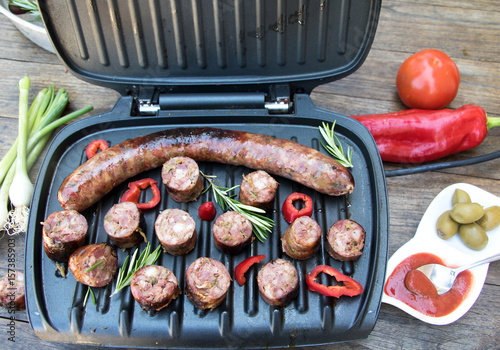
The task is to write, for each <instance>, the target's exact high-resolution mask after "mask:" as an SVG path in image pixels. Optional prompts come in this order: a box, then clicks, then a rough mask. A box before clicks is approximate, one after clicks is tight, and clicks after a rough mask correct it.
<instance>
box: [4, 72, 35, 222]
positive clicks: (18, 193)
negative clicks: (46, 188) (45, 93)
mask: <svg viewBox="0 0 500 350" xmlns="http://www.w3.org/2000/svg"><path fill="white" fill-rule="evenodd" d="M29 91H30V79H29V77H28V76H27V75H26V76H24V78H22V79H21V80H20V81H19V136H18V143H17V158H16V172H15V174H14V178H13V179H12V183H11V185H10V188H9V199H10V202H11V203H12V205H14V208H15V209H14V210H16V211H18V212H19V211H21V212H22V211H25V208H27V207H29V205H30V201H31V195H32V194H33V184H32V183H31V180H30V177H29V175H28V167H27V161H26V159H27V154H28V153H27V152H28V149H27V148H28V147H27V146H28V134H29V130H28V124H29V120H28V95H29Z"/></svg>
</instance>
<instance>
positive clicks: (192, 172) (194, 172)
mask: <svg viewBox="0 0 500 350" xmlns="http://www.w3.org/2000/svg"><path fill="white" fill-rule="evenodd" d="M161 178H162V181H163V183H164V184H165V186H166V187H167V192H168V194H169V196H170V197H172V199H173V200H174V201H176V202H190V201H194V200H196V198H198V196H199V195H200V193H201V192H202V191H203V178H202V177H201V175H200V169H199V168H198V164H197V163H196V161H194V159H192V158H189V157H173V158H170V159H169V160H168V161H167V162H165V164H163V167H162V171H161Z"/></svg>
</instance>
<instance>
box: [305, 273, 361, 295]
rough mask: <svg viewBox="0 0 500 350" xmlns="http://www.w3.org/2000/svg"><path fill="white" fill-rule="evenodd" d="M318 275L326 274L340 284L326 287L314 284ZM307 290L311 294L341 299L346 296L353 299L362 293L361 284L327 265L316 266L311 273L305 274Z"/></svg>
mask: <svg viewBox="0 0 500 350" xmlns="http://www.w3.org/2000/svg"><path fill="white" fill-rule="evenodd" d="M320 273H326V274H328V275H330V276H332V277H333V278H335V280H336V281H337V282H341V283H340V284H338V285H332V286H326V285H324V284H321V283H318V282H316V278H317V277H318V275H319V274H320ZM306 283H307V288H308V289H309V290H310V291H311V292H318V293H320V294H322V295H325V296H328V297H335V298H338V297H341V296H342V295H347V296H350V297H354V296H356V295H359V294H361V293H363V286H362V285H361V283H359V282H357V281H355V280H353V279H352V278H351V277H349V276H346V275H344V274H343V273H341V272H339V271H337V270H335V269H334V268H333V267H331V266H328V265H318V266H316V267H315V268H314V269H313V270H312V271H311V274H310V275H309V274H306Z"/></svg>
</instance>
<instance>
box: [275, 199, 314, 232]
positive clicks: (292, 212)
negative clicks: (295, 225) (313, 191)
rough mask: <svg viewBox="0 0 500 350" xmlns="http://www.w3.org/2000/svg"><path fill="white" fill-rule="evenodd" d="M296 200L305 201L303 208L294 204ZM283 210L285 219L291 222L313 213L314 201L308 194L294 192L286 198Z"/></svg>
mask: <svg viewBox="0 0 500 350" xmlns="http://www.w3.org/2000/svg"><path fill="white" fill-rule="evenodd" d="M296 201H302V202H303V203H304V207H303V208H302V209H297V208H296V207H295V205H294V204H293V203H294V202H296ZM281 210H282V211H283V216H284V217H285V220H286V221H288V222H289V223H290V224H291V223H292V222H293V221H294V220H295V219H297V218H299V217H301V216H311V215H312V212H313V201H312V199H311V197H309V196H308V195H306V194H303V193H299V192H294V193H292V194H291V195H289V196H288V197H287V198H286V199H285V202H284V203H283V207H282V208H281Z"/></svg>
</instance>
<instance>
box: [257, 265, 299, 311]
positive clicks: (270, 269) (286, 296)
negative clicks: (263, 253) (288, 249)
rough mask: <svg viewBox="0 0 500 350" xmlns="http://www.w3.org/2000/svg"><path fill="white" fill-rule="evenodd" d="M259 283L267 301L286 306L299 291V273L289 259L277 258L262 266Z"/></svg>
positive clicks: (258, 276) (261, 292)
mask: <svg viewBox="0 0 500 350" xmlns="http://www.w3.org/2000/svg"><path fill="white" fill-rule="evenodd" d="M257 284H258V285H259V291H260V295H261V296H262V298H263V299H264V300H265V301H266V303H268V304H269V305H273V306H286V305H288V304H289V303H290V302H291V301H292V300H293V299H295V298H296V297H297V295H298V293H299V273H298V272H297V269H296V268H295V266H293V264H292V263H291V262H289V261H288V260H284V259H276V260H274V261H271V262H268V263H267V264H265V265H264V266H262V268H261V269H260V271H259V273H258V274H257Z"/></svg>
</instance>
